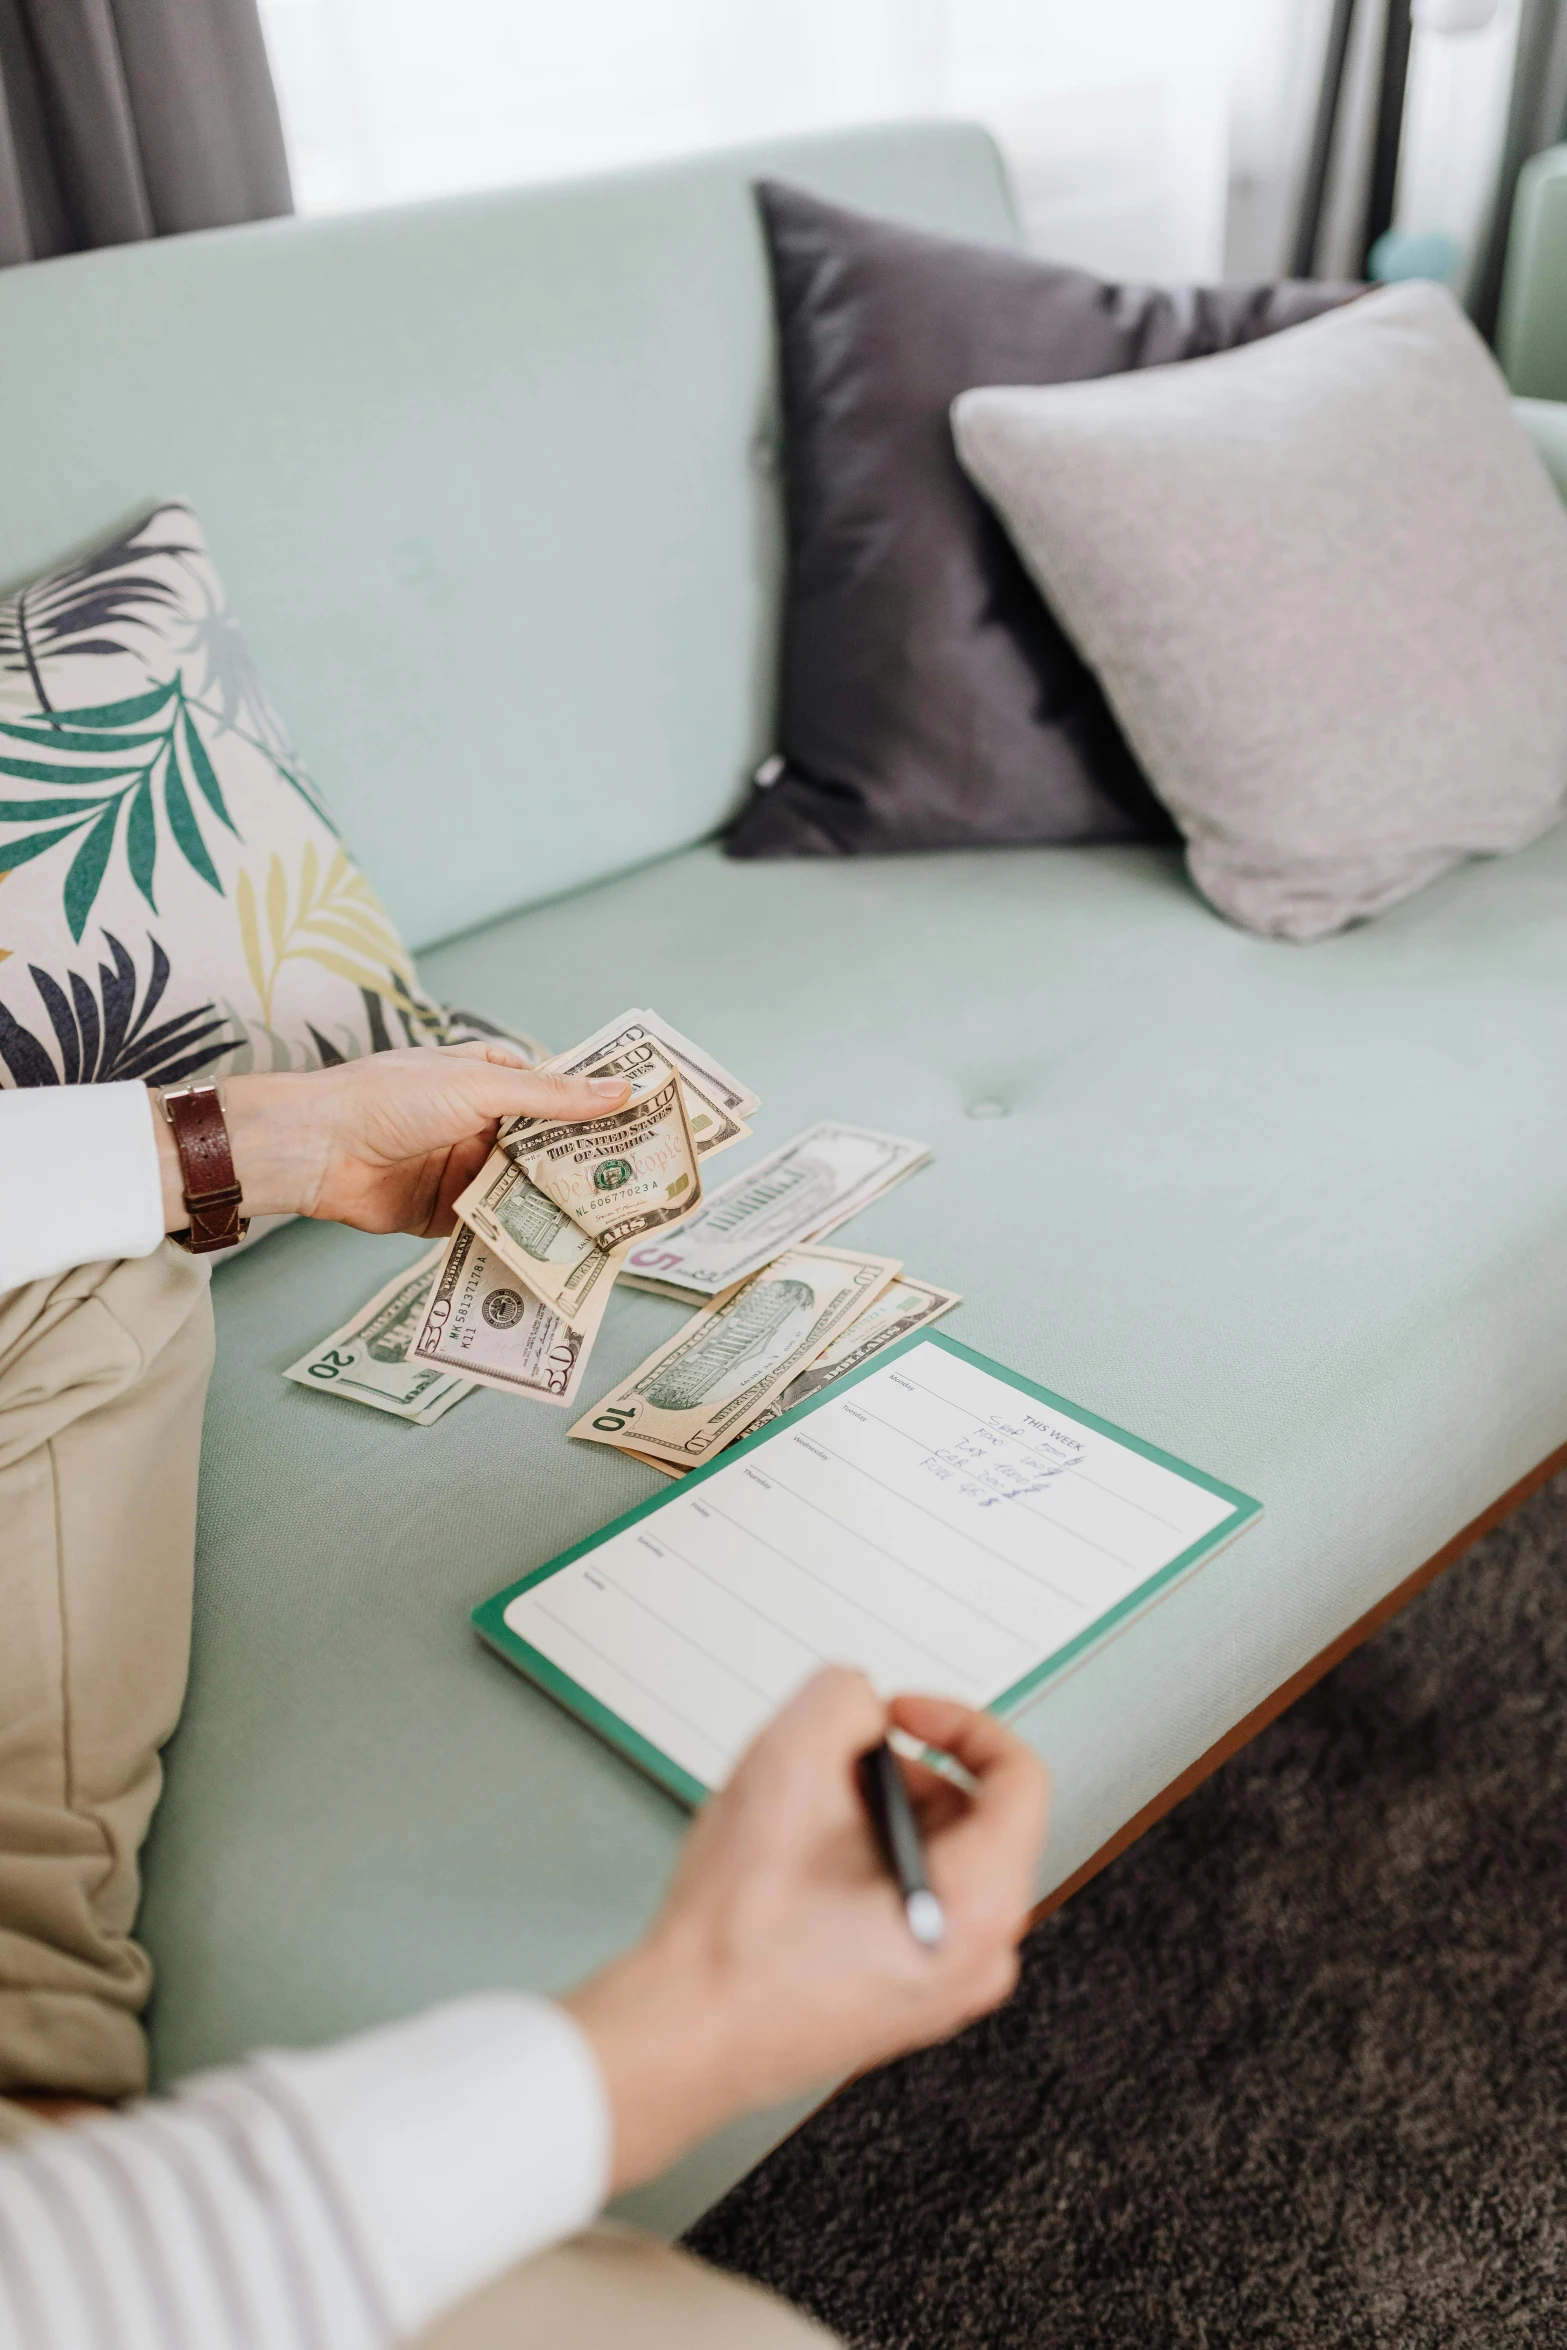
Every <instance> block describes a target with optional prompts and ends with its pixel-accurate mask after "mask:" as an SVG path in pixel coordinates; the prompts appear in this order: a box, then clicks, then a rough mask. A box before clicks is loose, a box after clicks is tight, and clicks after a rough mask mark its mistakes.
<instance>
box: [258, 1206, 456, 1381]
mask: <svg viewBox="0 0 1567 2350" xmlns="http://www.w3.org/2000/svg"><path fill="white" fill-rule="evenodd" d="M445 1255H446V1243H445V1241H444V1240H441V1241H437V1242H436V1244H435V1246H434V1248H432V1249H430V1250H429V1251H428V1252H427V1253H426V1254H425V1255H424V1256H422V1257H421V1258H420V1259H419V1261H418V1263H417V1264H416V1265H410V1266H409V1267H408V1269H407V1271H406V1272H403V1273H399V1274H397V1275H396V1276H395V1277H394V1278H393V1279H392V1280H390V1281H388V1283H387V1284H386V1287H385V1288H384V1289H378V1290H377V1291H376V1293H375V1295H374V1297H373V1298H371V1300H370V1302H369V1304H368V1305H365V1306H361V1307H360V1309H359V1311H358V1313H357V1314H355V1315H354V1316H353V1317H352V1318H351V1319H350V1320H349V1321H347V1322H345V1323H344V1324H343V1326H342V1328H341V1329H340V1330H334V1331H333V1333H332V1335H331V1337H330V1338H323V1339H322V1341H321V1344H320V1345H319V1346H317V1347H312V1349H311V1351H310V1352H309V1354H304V1355H301V1356H300V1358H299V1360H298V1362H297V1363H290V1364H289V1367H288V1369H287V1370H286V1371H285V1372H284V1374H283V1376H284V1378H285V1379H297V1380H298V1382H299V1384H300V1386H301V1387H313V1388H316V1389H317V1390H318V1391H319V1392H320V1393H322V1394H325V1395H344V1396H347V1397H349V1398H350V1399H351V1400H352V1401H353V1402H354V1403H367V1404H373V1405H374V1407H375V1409H376V1410H377V1411H378V1412H393V1413H395V1414H396V1416H397V1418H398V1419H399V1420H412V1421H413V1423H414V1425H415V1426H416V1427H418V1428H428V1427H429V1426H430V1424H431V1422H432V1421H434V1420H438V1419H439V1418H440V1416H441V1414H442V1413H443V1412H449V1411H450V1410H451V1408H452V1405H453V1404H454V1403H461V1401H462V1399H463V1397H464V1396H465V1395H471V1394H472V1392H473V1384H474V1383H473V1381H472V1380H471V1379H467V1378H460V1377H458V1376H457V1375H456V1374H455V1373H454V1372H451V1371H447V1370H442V1369H441V1368H439V1367H438V1366H437V1365H436V1364H434V1363H415V1362H410V1361H409V1360H408V1359H407V1357H408V1348H409V1344H410V1342H411V1340H412V1339H413V1338H414V1337H415V1336H416V1334H417V1332H418V1330H419V1326H420V1324H421V1323H422V1322H423V1320H424V1315H425V1308H426V1306H427V1305H428V1303H429V1300H430V1293H431V1291H432V1290H433V1289H434V1287H435V1282H436V1276H437V1273H438V1271H439V1269H440V1266H441V1263H442V1261H443V1260H444V1258H445Z"/></svg>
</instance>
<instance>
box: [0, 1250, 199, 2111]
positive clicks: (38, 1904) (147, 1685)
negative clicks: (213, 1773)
mask: <svg viewBox="0 0 1567 2350" xmlns="http://www.w3.org/2000/svg"><path fill="white" fill-rule="evenodd" d="M207 1279H208V1269H207V1266H206V1263H205V1262H204V1260H202V1259H200V1258H194V1257H189V1256H186V1255H185V1254H184V1252H183V1251H182V1250H180V1249H176V1248H174V1247H172V1246H170V1245H168V1244H167V1243H166V1244H165V1245H164V1247H163V1248H161V1249H160V1250H159V1251H158V1252H157V1254H156V1255H155V1256H151V1257H142V1258H137V1259H134V1260H132V1261H130V1262H128V1263H123V1264H112V1265H85V1266H82V1267H81V1268H79V1269H78V1270H77V1271H76V1272H73V1273H66V1274H62V1275H61V1276H60V1277H58V1278H57V1279H55V1280H53V1281H35V1282H33V1283H32V1284H31V1285H30V1286H29V1287H27V1288H25V1289H17V1290H13V1291H11V1292H10V1294H9V1295H8V1296H4V1297H0V2090H5V2089H17V2090H27V2089H43V2090H58V2091H63V2092H67V2093H74V2094H76V2095H77V2096H82V2097H123V2096H126V2095H128V2094H131V2093H133V2092H135V2091H136V2090H139V2089H142V2088H144V2087H145V2086H146V2080H147V2053H146V2046H145V2042H144V2040H143V2037H142V2031H141V2025H140V2023H139V2021H138V2018H139V2016H140V2013H141V2010H142V2008H143V2006H144V2005H145V2003H146V1998H147V1992H148V1989H149V1986H150V1981H151V1970H150V1968H149V1966H148V1963H147V1958H146V1954H145V1952H143V1951H142V1950H140V1949H139V1948H138V1947H137V1945H136V1943H135V1942H133V1941H132V1939H131V1927H132V1924H133V1922H134V1920H135V1916H136V1902H137V1894H138V1890H139V1884H138V1875H137V1855H138V1853H139V1851H140V1849H141V1844H142V1839H143V1837H144V1836H145V1835H146V1833H147V1823H148V1821H149V1820H150V1819H151V1817H152V1809H153V1805H154V1804H155V1803H156V1802H157V1800H158V1790H159V1787H160V1785H161V1770H160V1766H159V1762H158V1750H159V1748H160V1747H161V1746H162V1745H163V1743H164V1741H165V1740H166V1739H167V1738H168V1736H169V1734H170V1732H171V1731H172V1730H173V1728H174V1724H175V1721H176V1720H177V1718H178V1715H179V1710H180V1702H181V1699H182V1698H183V1696H184V1691H185V1668H186V1663H187V1660H188V1656H189V1651H190V1598H191V1566H192V1560H193V1556H194V1551H195V1539H196V1469H197V1462H198V1457H199V1452H200V1446H201V1412H202V1405H203V1402H204V1400H205V1397H206V1392H207V1373H208V1371H209V1369H210V1368H211V1364H212V1305H211V1301H210V1299H209V1297H208V1294H207Z"/></svg>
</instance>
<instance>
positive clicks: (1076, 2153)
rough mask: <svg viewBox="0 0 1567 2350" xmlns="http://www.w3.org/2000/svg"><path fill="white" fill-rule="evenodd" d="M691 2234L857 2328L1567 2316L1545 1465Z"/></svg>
mask: <svg viewBox="0 0 1567 2350" xmlns="http://www.w3.org/2000/svg"><path fill="white" fill-rule="evenodd" d="M689 2241H690V2243H691V2245H692V2248H693V2249H694V2250H696V2251H698V2252H700V2253H702V2254H703V2255H704V2256H705V2257H706V2258H708V2259H709V2260H713V2261H716V2262H718V2263H719V2264H720V2265H722V2266H724V2267H726V2268H731V2269H735V2270H737V2271H739V2272H741V2273H743V2274H745V2275H747V2276H752V2277H755V2278H758V2279H760V2280H761V2281H763V2282H764V2283H766V2284H769V2285H771V2286H773V2287H774V2288H775V2289H776V2290H777V2291H779V2292H781V2293H783V2294H785V2295H787V2296H788V2297H789V2298H790V2299H791V2300H793V2301H795V2302H798V2303H799V2304H800V2305H801V2306H802V2307H804V2308H806V2309H808V2310H810V2311H812V2312H813V2313H814V2314H815V2315H816V2316H818V2317H819V2318H821V2319H822V2320H823V2321H824V2322H825V2323H827V2324H828V2325H830V2326H833V2327H835V2328H836V2329H837V2331H838V2332H839V2333H840V2334H841V2335H842V2336H843V2337H844V2339H845V2341H846V2342H847V2343H849V2344H850V2345H852V2346H853V2350H1163V2346H1164V2345H1177V2344H1179V2345H1186V2344H1193V2345H1200V2346H1201V2350H1262V2346H1263V2345H1275V2344H1276V2345H1279V2346H1281V2350H1283V2346H1286V2345H1287V2346H1288V2350H1297V2346H1298V2350H1307V2346H1308V2345H1310V2346H1311V2350H1322V2346H1323V2345H1334V2346H1337V2345H1350V2344H1353V2345H1356V2346H1357V2350H1358V2346H1361V2345H1364V2346H1365V2350H1384V2346H1385V2350H1491V2346H1492V2345H1504V2344H1505V2345H1509V2346H1514V2345H1519V2346H1521V2345H1524V2344H1527V2345H1529V2350H1550V2346H1552V2345H1567V1476H1564V1477H1561V1478H1558V1479H1557V1480H1556V1481H1555V1482H1554V1483H1553V1484H1552V1485H1550V1486H1547V1487H1546V1488H1545V1489H1544V1490H1543V1491H1542V1492H1541V1493H1539V1494H1538V1495H1536V1496H1535V1498H1534V1499H1533V1500H1532V1501H1530V1502H1528V1503H1527V1504H1526V1505H1525V1506H1524V1507H1523V1509H1521V1510H1520V1511H1519V1512H1518V1513H1517V1515H1516V1516H1515V1517H1513V1518H1512V1519H1511V1520H1510V1521H1509V1522H1508V1524H1506V1525H1505V1526H1503V1527H1502V1528H1501V1529H1500V1530H1499V1531H1498V1532H1496V1533H1494V1534H1492V1535H1490V1536H1489V1537H1488V1538H1487V1539H1486V1540H1485V1541H1484V1542H1482V1543H1480V1544H1479V1545H1478V1546H1477V1547H1476V1548H1475V1549H1474V1550H1473V1551H1471V1552H1470V1553H1469V1554H1468V1556H1467V1557H1466V1558H1465V1559H1463V1560H1462V1561H1460V1563H1459V1564H1458V1565H1457V1566H1456V1567H1453V1568H1451V1569H1450V1570H1449V1571H1448V1573H1447V1574H1446V1575H1445V1576H1444V1577H1443V1578H1442V1579H1441V1580H1440V1582H1438V1583H1437V1584H1436V1585H1435V1586H1433V1588H1432V1589H1431V1590H1430V1591H1429V1592H1427V1593H1426V1594H1425V1595H1424V1596H1423V1597H1422V1598H1420V1599H1419V1600H1417V1601H1416V1602H1415V1604H1414V1605H1413V1606H1412V1607H1410V1608H1408V1609H1406V1610H1405V1612H1404V1614H1403V1615H1402V1616H1400V1617H1399V1618H1398V1619H1397V1620H1396V1621H1395V1622H1394V1623H1392V1624H1390V1625H1389V1626H1388V1627H1387V1628H1386V1629H1385V1630H1384V1631H1382V1632H1381V1633H1379V1634H1378V1635H1377V1637H1376V1638H1375V1639H1374V1640H1372V1641H1370V1642H1369V1643H1368V1644H1367V1645H1366V1646H1365V1647H1364V1648H1362V1649H1360V1650H1359V1651H1358V1652H1357V1653H1356V1654H1355V1655H1354V1656H1352V1657H1351V1658H1350V1659H1349V1660H1348V1661H1347V1662H1346V1663H1345V1664H1343V1665H1341V1666H1340V1667H1339V1668H1338V1670H1337V1671H1336V1672H1334V1673H1333V1674H1332V1675H1331V1676H1330V1677H1329V1678H1328V1679H1327V1680H1325V1681H1323V1682H1321V1683H1320V1684H1319V1685H1318V1687H1317V1688H1316V1689H1315V1690H1313V1691H1312V1692H1311V1693H1310V1694H1309V1695H1308V1696H1307V1697H1305V1698H1303V1699H1302V1700H1301V1702H1300V1703H1299V1704H1298V1705H1296V1706H1295V1707H1294V1708H1293V1709H1292V1711H1291V1712H1289V1713H1288V1714H1286V1715H1285V1716H1284V1717H1283V1718H1282V1719H1281V1720H1280V1721H1278V1722H1276V1723H1275V1724H1274V1725H1273V1727H1272V1728H1271V1729H1269V1730H1268V1731H1266V1732H1264V1734H1263V1735H1262V1736H1261V1737H1260V1738H1258V1739H1257V1740H1256V1741H1255V1742H1254V1743H1253V1744H1252V1745H1251V1746H1249V1747H1248V1748H1247V1749H1246V1750H1245V1752H1244V1753H1242V1754H1241V1755H1239V1756H1238V1757H1237V1758H1236V1759H1235V1760H1234V1761H1233V1762H1231V1763H1229V1764H1227V1765H1226V1767H1225V1768H1224V1769H1223V1770H1222V1771H1221V1772H1219V1773H1218V1775H1217V1776H1216V1777H1214V1778H1213V1779H1211V1780H1209V1781H1208V1782H1207V1784H1206V1785H1205V1786H1203V1787H1201V1788H1199V1789H1198V1791H1197V1792H1196V1793H1195V1794H1194V1795H1192V1796H1190V1797H1189V1798H1188V1799H1187V1801H1186V1802H1185V1803H1184V1804H1182V1805H1181V1807H1180V1808H1179V1810H1178V1811H1176V1812H1174V1813H1173V1814H1172V1815H1171V1817H1170V1818H1169V1819H1168V1820H1166V1821H1164V1822H1163V1823H1162V1824H1161V1825H1160V1826H1159V1827H1157V1828H1156V1829H1154V1830H1153V1831H1152V1832H1151V1833H1150V1834H1149V1835H1147V1836H1145V1837H1144V1838H1143V1839H1142V1841H1141V1843H1139V1844H1138V1845H1136V1846H1134V1848H1133V1849H1132V1850H1131V1851H1130V1852H1129V1853H1127V1854H1126V1855H1125V1856H1124V1857H1123V1858H1122V1859H1121V1860H1119V1861H1117V1862H1116V1863H1115V1864H1114V1865H1113V1867H1111V1868H1109V1869H1108V1870H1106V1871H1105V1873H1104V1874H1103V1875H1102V1876H1100V1877H1099V1878H1097V1879H1096V1880H1095V1881H1094V1882H1093V1883H1092V1884H1091V1885H1090V1886H1088V1887H1087V1889H1086V1890H1085V1891H1084V1892H1082V1893H1080V1894H1079V1895H1078V1896H1077V1898H1076V1899H1075V1900H1074V1901H1072V1902H1071V1903H1069V1904H1068V1906H1067V1907H1066V1908H1065V1909H1064V1910H1062V1911H1060V1912H1059V1913H1058V1914H1057V1915H1056V1916H1055V1917H1054V1918H1052V1919H1051V1920H1050V1921H1049V1922H1048V1923H1047V1924H1045V1925H1044V1926H1042V1927H1041V1928H1040V1929H1039V1930H1038V1931H1037V1932H1036V1933H1035V1934H1034V1935H1033V1936H1032V1937H1031V1938H1030V1941H1029V1943H1028V1946H1027V1951H1026V1964H1025V1968H1024V1976H1023V1981H1022V1985H1021V1988H1020V1989H1019V1991H1018V1994H1017V1996H1016V1998H1015V1999H1014V2000H1013V2001H1012V2002H1011V2004H1010V2005H1009V2006H1008V2007H1007V2008H1006V2009H1005V2010H1004V2011H1003V2012H1002V2013H1001V2014H999V2015H997V2016H995V2017H992V2018H990V2019H989V2020H987V2021H986V2022H984V2023H981V2024H978V2025H976V2026H975V2027H974V2028H973V2029H972V2030H970V2031H968V2032H966V2033H964V2034H963V2036H962V2037H961V2038H960V2039H958V2040H956V2041H953V2042H951V2043H949V2044H948V2045H947V2046H946V2047H944V2048H939V2049H933V2050H930V2051H928V2052H926V2053H925V2054H923V2055H920V2056H915V2057H911V2058H909V2059H907V2060H906V2061H905V2062H903V2063H901V2064H897V2065H893V2066H890V2067H889V2068H888V2069H886V2070H885V2071H883V2072H881V2073H878V2074H875V2075H873V2076H871V2077H870V2078H869V2079H866V2080H864V2081H861V2082H860V2083H858V2084H857V2085H856V2086H855V2087H853V2088H852V2089H850V2090H848V2091H846V2092H845V2094H844V2095H842V2096H841V2097H839V2098H838V2099H836V2100H835V2101H834V2103H833V2104H831V2105H830V2106H828V2107H827V2108H826V2109H825V2110H824V2111H823V2112H822V2113H820V2114H819V2115H817V2116H816V2117H815V2119H814V2120H812V2121H811V2122H810V2123H808V2124H807V2126H806V2127H805V2128H804V2129H803V2130H801V2131H800V2132H799V2133H798V2134H797V2135H796V2136H795V2137H794V2138H792V2139H790V2140H789V2141H788V2142H787V2143H786V2144H785V2145H784V2146H782V2147H780V2148H779V2149H778V2151H777V2152H776V2153H775V2154H773V2155H772V2156H771V2157H770V2158H769V2159H768V2160H767V2161H766V2162H765V2163H763V2164H762V2166H761V2167H760V2168H759V2169H758V2170H757V2171H755V2172H753V2173H752V2175H751V2176H750V2177H749V2178H748V2179H746V2180H744V2181H742V2183H741V2184H740V2185H739V2186H738V2187H736V2188H735V2189H734V2190H733V2191H732V2192H731V2193H730V2194H729V2195H728V2196H726V2197H725V2199H724V2201H723V2202H722V2203H720V2204H719V2205H718V2206H717V2207H716V2208H715V2209H714V2210H713V2211H711V2212H709V2213H708V2214H707V2216H706V2217H705V2218H704V2219H703V2220H702V2221H701V2222H700V2224H699V2225H698V2226H697V2228H696V2229H695V2230H694V2231H693V2233H692V2235H691V2237H690V2239H689Z"/></svg>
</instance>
